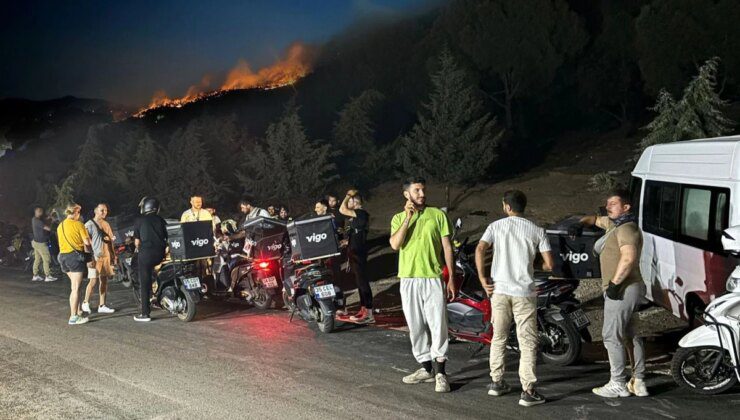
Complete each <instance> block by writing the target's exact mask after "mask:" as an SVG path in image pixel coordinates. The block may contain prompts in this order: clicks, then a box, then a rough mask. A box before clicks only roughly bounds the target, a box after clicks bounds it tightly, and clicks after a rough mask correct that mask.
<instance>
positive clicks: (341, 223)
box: [329, 208, 347, 230]
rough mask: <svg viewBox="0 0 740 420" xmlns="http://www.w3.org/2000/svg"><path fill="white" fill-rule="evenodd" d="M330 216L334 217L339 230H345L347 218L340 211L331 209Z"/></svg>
mask: <svg viewBox="0 0 740 420" xmlns="http://www.w3.org/2000/svg"><path fill="white" fill-rule="evenodd" d="M329 214H331V215H333V216H334V226H336V227H337V229H339V230H342V229H344V224H345V223H346V221H347V216H345V215H343V214H342V213H340V212H339V209H332V208H330V209H329Z"/></svg>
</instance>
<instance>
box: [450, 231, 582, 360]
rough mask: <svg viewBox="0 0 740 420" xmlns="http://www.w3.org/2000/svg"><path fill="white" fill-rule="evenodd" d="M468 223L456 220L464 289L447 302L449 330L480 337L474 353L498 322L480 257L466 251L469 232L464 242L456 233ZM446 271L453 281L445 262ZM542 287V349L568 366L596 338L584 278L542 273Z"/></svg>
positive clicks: (513, 344)
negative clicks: (579, 292)
mask: <svg viewBox="0 0 740 420" xmlns="http://www.w3.org/2000/svg"><path fill="white" fill-rule="evenodd" d="M461 228H462V221H461V220H460V219H457V221H456V222H455V228H454V235H453V243H454V248H455V250H454V257H455V266H456V267H457V270H456V273H455V274H456V276H455V279H454V280H453V281H455V282H456V285H457V290H458V291H459V292H458V295H457V296H456V297H455V299H453V301H452V302H450V303H448V304H447V316H448V321H447V322H448V330H449V334H450V335H451V336H452V337H453V339H457V340H460V341H467V342H472V343H478V344H479V347H478V348H477V350H476V351H475V352H474V354H476V353H478V352H479V351H481V350H482V349H483V348H484V347H485V346H486V345H490V344H491V339H492V338H493V324H492V322H491V313H492V310H491V300H490V298H488V296H487V295H486V293H485V291H484V290H483V288H482V287H481V286H480V283H479V282H478V273H477V271H476V269H475V262H474V261H470V258H469V257H468V255H467V253H466V252H465V248H466V245H467V243H468V238H466V239H465V240H464V241H463V243H462V244H461V243H459V242H458V241H457V240H455V239H454V238H455V237H456V236H457V235H458V233H459V231H460V229H461ZM443 277H444V279H445V282H447V281H449V274H448V272H447V270H446V268H445V270H444V273H443ZM535 277H536V279H535V286H536V291H537V329H538V335H539V343H540V353H541V354H542V358H543V360H544V361H545V362H546V363H549V364H553V365H559V366H567V365H571V364H573V363H575V362H576V361H577V360H578V358H579V357H580V355H581V348H582V342H584V341H585V342H591V335H590V333H589V332H588V326H589V325H590V321H589V319H588V317H587V316H586V314H585V313H584V312H583V310H582V309H581V308H580V306H581V303H580V302H579V301H578V299H576V297H575V290H576V288H577V287H578V285H579V283H580V282H579V281H578V280H575V279H570V280H550V279H548V278H546V277H543V276H542V275H536V276H535ZM507 342H508V343H509V344H508V347H509V348H511V349H513V350H516V351H518V350H519V348H518V344H517V340H516V327H515V325H513V323H512V327H511V330H510V331H509V339H508V341H507Z"/></svg>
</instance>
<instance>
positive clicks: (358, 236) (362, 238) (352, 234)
mask: <svg viewBox="0 0 740 420" xmlns="http://www.w3.org/2000/svg"><path fill="white" fill-rule="evenodd" d="M369 226H370V214H369V213H368V212H367V211H365V210H363V209H357V210H355V217H353V218H351V219H350V222H349V249H350V250H352V252H355V253H358V254H364V253H367V230H368V228H369Z"/></svg>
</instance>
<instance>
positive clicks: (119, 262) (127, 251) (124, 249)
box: [113, 238, 136, 287]
mask: <svg viewBox="0 0 740 420" xmlns="http://www.w3.org/2000/svg"><path fill="white" fill-rule="evenodd" d="M135 251H136V247H135V246H134V239H133V238H126V240H125V241H124V243H122V244H120V245H118V246H116V247H115V249H114V252H115V253H116V266H115V270H114V271H113V281H115V282H120V283H121V284H123V286H124V287H131V278H132V277H133V276H134V275H135V274H134V273H133V272H134V271H136V267H135V266H133V265H132V262H133V258H134V254H135Z"/></svg>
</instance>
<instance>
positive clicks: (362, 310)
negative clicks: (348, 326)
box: [349, 306, 367, 322]
mask: <svg viewBox="0 0 740 420" xmlns="http://www.w3.org/2000/svg"><path fill="white" fill-rule="evenodd" d="M366 313H367V309H365V307H364V306H363V307H362V308H360V310H359V311H357V313H356V314H354V315H352V316H351V317H349V320H350V321H353V322H356V321H359V320H361V319H363V318H365V314H366Z"/></svg>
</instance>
